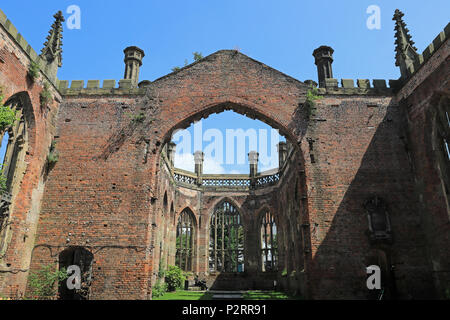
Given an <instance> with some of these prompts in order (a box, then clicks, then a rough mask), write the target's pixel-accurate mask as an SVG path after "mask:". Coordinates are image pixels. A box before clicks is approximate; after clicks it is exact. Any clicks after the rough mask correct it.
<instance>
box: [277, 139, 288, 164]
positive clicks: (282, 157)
mask: <svg viewBox="0 0 450 320" xmlns="http://www.w3.org/2000/svg"><path fill="white" fill-rule="evenodd" d="M286 157H287V144H286V142H280V143H278V169H281V168H282V167H283V165H284V163H285V162H286Z"/></svg>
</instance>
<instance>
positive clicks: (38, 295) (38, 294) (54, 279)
mask: <svg viewBox="0 0 450 320" xmlns="http://www.w3.org/2000/svg"><path fill="white" fill-rule="evenodd" d="M67 277H68V276H67V271H66V269H65V268H62V269H61V270H54V266H53V265H52V264H49V265H46V266H43V267H41V269H39V270H38V271H35V272H31V273H30V276H29V277H28V285H29V288H30V298H32V299H37V300H48V299H51V298H53V297H55V295H56V293H57V290H58V289H57V284H58V283H59V282H60V281H63V280H65V279H67Z"/></svg>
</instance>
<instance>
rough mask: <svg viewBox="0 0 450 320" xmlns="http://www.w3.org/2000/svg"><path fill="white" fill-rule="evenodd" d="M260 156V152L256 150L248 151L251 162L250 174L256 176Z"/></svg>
mask: <svg viewBox="0 0 450 320" xmlns="http://www.w3.org/2000/svg"><path fill="white" fill-rule="evenodd" d="M258 157H259V153H258V152H256V151H250V152H249V153H248V162H249V164H250V176H251V177H255V176H256V175H257V173H258Z"/></svg>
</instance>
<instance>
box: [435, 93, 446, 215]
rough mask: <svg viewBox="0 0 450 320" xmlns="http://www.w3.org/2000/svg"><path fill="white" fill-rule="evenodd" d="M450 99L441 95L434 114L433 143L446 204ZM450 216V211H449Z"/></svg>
mask: <svg viewBox="0 0 450 320" xmlns="http://www.w3.org/2000/svg"><path fill="white" fill-rule="evenodd" d="M449 100H450V99H449V98H448V97H441V99H440V101H439V104H438V107H437V116H436V126H435V127H436V130H435V135H434V140H435V141H434V143H433V144H434V145H435V146H436V147H435V149H437V150H436V151H437V154H436V158H437V165H438V168H439V171H440V176H441V180H442V186H443V189H444V195H445V197H446V201H447V206H449V203H448V201H449V200H448V199H449V197H450V145H449V144H450V101H449ZM449 216H450V212H449Z"/></svg>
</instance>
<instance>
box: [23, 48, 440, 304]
mask: <svg viewBox="0 0 450 320" xmlns="http://www.w3.org/2000/svg"><path fill="white" fill-rule="evenodd" d="M306 89H307V87H306V86H304V85H303V84H302V83H300V82H298V81H296V80H294V79H292V78H289V77H287V76H285V75H283V74H281V73H279V72H278V71H275V70H273V69H270V68H268V67H267V66H265V65H263V64H260V63H258V62H255V61H254V60H252V59H250V58H248V57H245V56H243V55H241V54H238V53H236V52H234V51H219V52H218V53H216V54H213V55H211V56H209V57H207V58H205V59H204V60H202V61H200V62H198V63H195V64H194V65H192V66H190V67H188V68H183V69H182V70H180V71H178V72H176V73H173V74H171V75H168V76H166V77H163V78H161V79H158V80H156V81H154V82H153V83H152V84H151V85H150V86H148V87H147V89H146V93H145V95H136V96H127V95H115V96H113V95H111V96H96V95H79V96H78V95H71V96H68V95H67V96H65V97H64V100H63V103H62V104H61V106H60V113H59V118H58V124H57V127H58V132H57V136H58V138H57V144H56V148H57V150H58V151H59V153H60V160H59V161H58V163H57V164H56V166H55V167H54V168H53V170H52V171H51V172H50V173H49V175H48V179H47V182H46V189H45V195H44V199H43V202H42V210H41V214H40V218H39V229H38V235H37V237H36V248H35V250H34V252H33V265H32V268H37V267H38V266H39V265H40V264H42V263H46V262H50V261H55V260H56V259H57V257H58V253H59V252H61V251H62V250H63V249H64V248H66V247H68V246H74V245H80V246H84V247H86V248H88V249H89V250H91V251H92V252H93V254H94V266H93V278H94V280H93V286H92V291H91V294H92V295H91V297H92V298H98V299H102V298H127V299H145V298H149V296H150V293H151V290H150V286H149V284H150V283H151V281H152V280H153V281H154V280H155V277H156V273H157V270H158V267H159V260H160V243H164V244H163V250H162V252H163V258H164V255H166V254H169V258H168V260H169V263H170V260H171V259H172V258H171V256H170V248H169V247H170V246H172V250H173V244H174V227H175V222H176V218H177V216H173V217H172V215H171V213H169V214H167V212H166V210H167V209H164V204H163V199H164V194H165V192H167V198H168V206H169V210H170V205H171V203H172V202H173V203H174V212H175V213H176V215H179V214H180V213H181V211H182V210H183V209H184V208H186V207H190V208H191V209H192V211H193V213H194V214H195V215H196V218H197V221H198V218H199V217H200V215H201V216H202V223H203V224H204V225H203V227H205V225H206V226H207V223H206V221H208V219H207V217H208V216H209V215H210V213H211V210H212V208H213V207H214V205H215V204H216V203H217V201H219V200H220V198H222V197H224V196H227V197H229V198H230V199H232V200H233V201H234V202H235V203H236V204H237V206H238V207H240V208H241V209H242V211H243V212H245V213H246V217H245V219H246V220H245V222H246V225H247V226H248V228H249V229H247V230H248V236H249V237H252V236H253V237H254V238H256V235H257V234H256V233H257V232H256V231H255V230H251V229H250V226H254V227H255V226H256V228H257V225H255V224H254V223H253V221H255V220H254V219H255V217H256V216H257V213H258V212H259V211H258V209H261V206H262V205H264V204H266V205H268V206H269V207H271V208H272V209H273V210H274V211H275V214H277V215H279V217H278V218H279V219H280V231H281V232H282V233H283V234H284V235H285V237H284V238H283V239H282V241H283V242H284V248H285V252H283V253H282V255H281V256H282V259H283V260H282V261H283V264H284V267H286V269H287V271H289V272H290V274H291V273H292V272H291V271H296V274H297V276H296V277H294V280H292V279H291V280H290V283H296V285H293V286H292V287H293V288H292V289H294V290H296V289H300V290H302V291H303V294H304V295H305V296H307V297H309V298H366V297H367V296H368V290H367V288H366V287H365V285H366V281H365V280H366V273H365V270H366V269H365V268H366V267H367V265H368V264H369V261H371V259H372V257H373V254H374V251H375V250H376V249H382V250H384V251H385V252H386V255H387V256H388V259H389V261H390V262H391V263H393V264H394V265H395V266H396V271H395V278H396V285H397V290H398V296H399V297H401V298H408V297H419V298H420V297H427V296H430V294H431V293H432V292H433V286H432V281H430V280H431V277H432V276H431V273H430V265H429V261H428V260H427V258H426V256H427V253H426V248H425V245H426V238H425V232H426V230H423V228H422V227H421V216H420V214H419V212H420V207H419V203H418V199H419V198H418V196H417V194H416V193H415V189H414V175H413V170H412V166H411V164H410V163H409V161H408V155H407V152H406V148H405V139H406V129H405V125H406V121H405V119H406V117H405V113H404V110H403V109H402V108H401V107H399V105H398V103H397V102H396V99H395V97H394V96H391V95H389V94H387V95H378V96H368V95H344V94H336V95H327V96H326V97H324V98H323V99H321V100H320V101H319V102H318V103H317V111H316V113H315V114H314V115H313V116H312V117H311V119H309V120H308V116H307V114H308V113H307V112H306V111H305V110H304V108H303V107H302V103H303V102H304V101H305V93H306ZM374 105H376V107H373V106H374ZM226 108H231V109H233V110H235V111H237V112H240V113H243V114H246V115H248V116H250V117H257V118H259V119H260V120H263V121H266V122H267V123H268V124H270V125H272V126H274V127H276V128H278V129H280V131H281V133H282V134H284V135H286V136H287V138H288V139H289V140H290V141H291V142H293V143H294V144H295V143H297V142H298V141H301V143H300V145H297V146H296V148H297V150H298V152H299V155H298V157H297V158H295V161H296V163H293V165H292V169H291V172H290V173H289V177H287V181H289V182H287V183H286V184H285V185H283V186H282V187H281V188H280V190H276V191H275V190H274V191H273V192H272V194H271V195H270V196H268V195H264V196H260V198H258V197H256V196H254V195H246V194H239V193H236V194H226V195H222V194H221V195H218V194H208V193H205V194H203V196H202V198H201V201H200V198H199V196H198V194H197V193H195V192H194V193H192V194H190V195H186V192H183V190H180V189H179V190H176V189H175V188H174V186H173V185H171V184H170V183H169V182H168V180H169V179H168V177H167V174H168V173H167V172H164V169H163V168H161V167H162V164H161V161H160V152H161V149H162V146H163V145H164V143H165V142H167V141H169V139H170V137H171V134H172V133H173V131H174V130H175V129H177V128H181V127H186V126H188V125H189V124H190V123H191V122H192V121H194V120H197V119H199V118H201V117H205V116H207V115H208V114H210V113H212V112H220V111H222V110H224V109H226ZM140 112H143V113H144V114H145V116H146V118H145V120H144V121H143V122H142V123H141V122H133V121H132V119H131V117H130V116H129V114H135V115H136V114H138V113H140ZM308 141H311V143H309V142H308ZM311 155H313V157H311ZM303 169H304V173H302V172H301V170H303ZM297 179H298V182H297ZM295 184H297V187H298V188H299V195H300V197H301V199H300V202H299V201H298V199H297V200H296V199H294V198H295V197H294V193H293V191H294V190H295V189H294V188H292V185H295ZM372 195H378V196H380V197H382V198H383V199H385V201H386V202H387V204H388V210H389V214H390V217H391V221H392V229H393V234H394V242H393V244H392V245H389V246H386V247H373V246H371V245H370V244H369V241H368V236H367V230H368V224H367V215H366V213H365V211H364V208H363V203H364V201H366V200H367V198H368V197H370V196H372ZM254 200H255V201H256V200H258V201H259V202H258V205H256V206H255V203H253V202H252V201H254ZM167 217H169V219H167ZM205 218H206V219H205ZM172 219H174V220H173V221H172ZM168 226H169V228H167V227H168ZM204 231H205V232H204V235H203V237H202V236H201V234H202V233H201V232H200V233H199V243H200V254H199V257H200V258H201V257H202V254H206V251H207V234H206V229H205V230H204ZM165 239H166V241H164V240H165ZM167 239H168V240H167ZM167 243H168V244H169V245H167ZM249 243H253V245H254V243H255V242H249ZM164 246H166V247H165V249H164ZM202 246H203V248H202ZM253 249H255V247H254V248H253ZM247 250H248V251H249V252H250V253H249V254H251V252H256V251H255V250H252V248H251V247H250V248H247ZM172 252H173V251H172ZM201 261H202V259H199V260H198V262H197V263H198V265H197V267H198V268H199V271H202V270H205V269H206V268H205V267H206V266H205V264H204V263H203V265H202V263H201ZM203 261H204V260H203ZM254 261H257V259H256V258H255V259H254ZM172 262H173V260H172ZM303 267H304V271H303ZM257 269H258V266H257V265H256V264H255V265H249V270H250V271H251V270H257ZM302 271H303V273H302ZM298 274H300V275H298ZM304 281H305V283H306V290H305V289H304ZM284 286H285V287H286V286H287V282H286V281H285V283H284ZM296 287H298V288H296Z"/></svg>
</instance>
